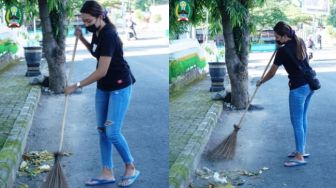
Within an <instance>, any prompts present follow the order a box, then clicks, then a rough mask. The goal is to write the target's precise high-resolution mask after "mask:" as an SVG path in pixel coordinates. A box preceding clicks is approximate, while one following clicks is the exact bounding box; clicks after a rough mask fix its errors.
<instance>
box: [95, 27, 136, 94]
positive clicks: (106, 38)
mask: <svg viewBox="0 0 336 188" xmlns="http://www.w3.org/2000/svg"><path fill="white" fill-rule="evenodd" d="M90 51H91V54H92V55H93V56H94V57H95V58H96V59H97V68H98V64H99V57H100V56H110V57H112V59H111V63H110V65H109V68H108V71H107V74H106V76H105V77H103V78H101V79H100V80H98V81H97V88H98V89H101V90H104V91H114V90H119V89H122V88H125V87H127V86H129V85H131V84H133V83H134V82H135V79H134V78H133V75H132V73H131V71H130V68H129V66H128V64H127V62H126V60H125V59H124V56H123V54H124V53H123V49H122V42H121V40H120V38H119V36H118V34H117V32H116V31H115V30H114V29H113V27H112V26H110V25H108V24H107V25H105V26H104V27H103V28H102V30H101V31H100V32H99V36H98V37H97V35H96V34H95V33H94V34H93V36H92V41H91V44H90Z"/></svg>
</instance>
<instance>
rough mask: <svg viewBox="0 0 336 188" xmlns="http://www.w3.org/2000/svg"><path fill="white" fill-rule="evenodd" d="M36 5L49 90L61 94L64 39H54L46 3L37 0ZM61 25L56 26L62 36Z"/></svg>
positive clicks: (63, 76)
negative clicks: (39, 19) (40, 26)
mask: <svg viewBox="0 0 336 188" xmlns="http://www.w3.org/2000/svg"><path fill="white" fill-rule="evenodd" d="M38 3H39V11H40V18H41V24H42V33H43V52H44V54H45V57H46V59H47V62H48V69H49V89H50V90H51V91H53V92H55V93H62V92H63V91H64V87H65V81H66V78H65V44H64V43H65V37H63V38H62V37H61V38H60V39H59V40H57V39H55V37H54V35H53V27H52V22H51V18H50V14H49V10H48V5H47V1H46V0H38ZM54 16H55V15H54ZM58 18H59V19H63V18H64V16H61V15H60V16H59V17H58ZM62 24H63V23H62ZM62 24H60V25H57V27H58V29H59V32H60V33H61V34H64V25H62Z"/></svg>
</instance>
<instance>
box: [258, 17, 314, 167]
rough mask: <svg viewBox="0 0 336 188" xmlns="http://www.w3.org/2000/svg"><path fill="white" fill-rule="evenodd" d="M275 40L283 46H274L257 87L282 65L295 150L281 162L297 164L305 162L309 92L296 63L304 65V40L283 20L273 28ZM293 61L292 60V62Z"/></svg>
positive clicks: (305, 56) (305, 55)
mask: <svg viewBox="0 0 336 188" xmlns="http://www.w3.org/2000/svg"><path fill="white" fill-rule="evenodd" d="M273 30H274V34H275V39H276V42H277V43H278V44H279V45H283V46H281V47H280V48H279V49H278V52H277V54H276V56H275V59H274V63H273V65H272V67H271V69H270V70H269V71H268V72H267V73H266V75H265V76H264V78H262V79H261V80H259V81H258V82H257V86H260V85H261V84H263V83H265V82H266V81H268V80H270V79H271V78H272V77H273V76H274V75H275V73H276V71H277V70H278V67H279V66H281V65H283V66H284V67H285V69H286V72H287V73H288V78H289V84H288V85H289V88H290V91H289V110H290V118H291V122H292V125H293V129H294V135H295V146H296V150H295V151H294V152H292V153H290V154H289V155H288V157H293V159H291V160H289V161H287V162H285V163H284V165H285V166H286V167H293V166H300V165H305V164H307V161H305V159H304V157H308V156H309V154H307V153H305V145H306V136H307V110H308V105H309V101H310V99H311V96H312V95H313V91H312V90H311V89H310V88H309V85H308V83H307V81H306V80H305V79H304V76H303V73H302V72H301V71H300V69H299V68H298V66H297V64H296V63H303V64H305V65H306V66H309V65H308V59H307V58H308V57H307V52H306V47H305V44H304V41H303V40H302V39H300V38H298V37H297V36H296V34H295V31H294V30H293V29H292V28H291V27H290V26H289V25H288V24H286V23H285V22H282V21H280V22H278V23H277V24H276V25H275V26H274V28H273ZM294 60H295V61H296V62H294Z"/></svg>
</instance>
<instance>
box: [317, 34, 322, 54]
mask: <svg viewBox="0 0 336 188" xmlns="http://www.w3.org/2000/svg"><path fill="white" fill-rule="evenodd" d="M317 43H318V44H319V45H320V50H321V49H322V35H321V33H318V34H317Z"/></svg>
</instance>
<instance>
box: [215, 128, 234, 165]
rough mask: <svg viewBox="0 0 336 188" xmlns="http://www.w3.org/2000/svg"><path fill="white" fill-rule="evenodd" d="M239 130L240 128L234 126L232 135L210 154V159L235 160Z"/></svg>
mask: <svg viewBox="0 0 336 188" xmlns="http://www.w3.org/2000/svg"><path fill="white" fill-rule="evenodd" d="M238 130H239V126H238V125H234V130H233V131H232V133H231V134H230V135H229V136H228V137H226V138H225V139H224V140H223V141H222V142H221V143H220V144H219V145H218V146H217V147H216V148H215V149H213V150H212V151H211V152H210V153H209V158H210V159H213V160H219V159H226V160H229V159H233V157H234V155H235V152H236V144H237V133H238Z"/></svg>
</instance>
